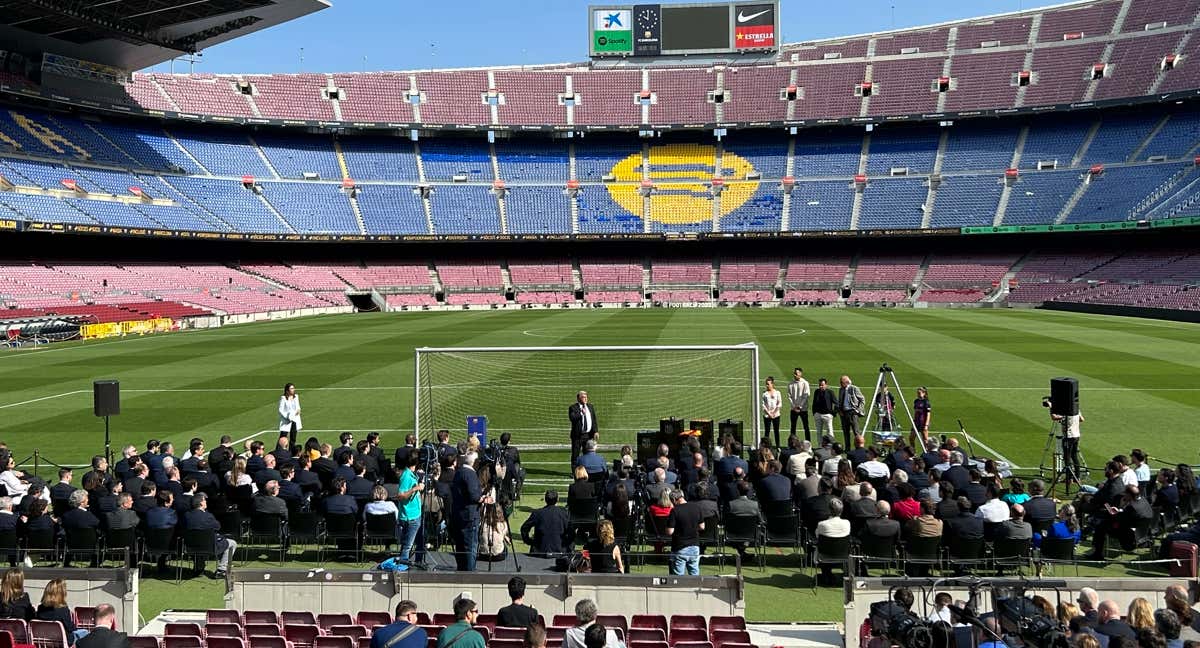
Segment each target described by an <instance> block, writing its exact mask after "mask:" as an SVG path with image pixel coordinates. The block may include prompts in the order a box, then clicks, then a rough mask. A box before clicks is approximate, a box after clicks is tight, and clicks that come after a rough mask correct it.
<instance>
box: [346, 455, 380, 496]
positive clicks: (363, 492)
mask: <svg viewBox="0 0 1200 648" xmlns="http://www.w3.org/2000/svg"><path fill="white" fill-rule="evenodd" d="M366 475H367V467H366V466H363V465H361V464H355V466H354V479H353V480H352V481H350V482H348V483H347V484H346V494H347V495H349V496H350V497H353V498H354V499H355V500H357V501H359V502H366V501H367V500H369V499H371V491H372V490H373V489H374V488H375V482H373V481H371V480H370V479H367V477H366Z"/></svg>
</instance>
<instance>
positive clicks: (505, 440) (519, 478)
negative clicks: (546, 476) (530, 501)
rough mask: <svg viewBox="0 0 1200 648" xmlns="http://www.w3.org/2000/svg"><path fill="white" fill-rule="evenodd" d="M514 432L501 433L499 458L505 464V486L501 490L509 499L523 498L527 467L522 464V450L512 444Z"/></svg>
mask: <svg viewBox="0 0 1200 648" xmlns="http://www.w3.org/2000/svg"><path fill="white" fill-rule="evenodd" d="M511 441H512V434H509V433H508V432H505V433H503V434H501V435H500V447H499V450H498V452H497V460H498V461H500V462H501V463H503V464H504V487H503V488H502V489H501V492H503V493H504V495H506V496H507V497H508V499H510V500H513V501H516V500H518V499H520V498H521V491H522V490H523V489H524V487H525V468H524V467H522V466H521V451H520V450H519V449H518V448H517V447H516V446H514V445H511Z"/></svg>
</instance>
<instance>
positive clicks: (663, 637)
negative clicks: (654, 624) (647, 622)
mask: <svg viewBox="0 0 1200 648" xmlns="http://www.w3.org/2000/svg"><path fill="white" fill-rule="evenodd" d="M625 637H626V638H627V639H629V641H630V643H633V642H635V641H661V642H663V643H666V642H667V631H666V630H663V629H662V628H630V629H629V634H627V635H625Z"/></svg>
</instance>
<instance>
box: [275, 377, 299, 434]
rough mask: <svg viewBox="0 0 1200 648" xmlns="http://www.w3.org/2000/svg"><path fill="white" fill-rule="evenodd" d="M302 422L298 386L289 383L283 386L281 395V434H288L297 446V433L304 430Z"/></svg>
mask: <svg viewBox="0 0 1200 648" xmlns="http://www.w3.org/2000/svg"><path fill="white" fill-rule="evenodd" d="M303 429H304V426H303V425H302V424H301V423H300V397H299V396H297V395H296V386H295V385H293V384H292V383H288V384H286V385H284V386H283V395H282V396H280V397H279V435H280V436H283V435H285V434H286V435H288V438H289V440H290V441H291V444H290V446H289V447H293V448H294V447H296V433H297V432H299V431H300V430H303Z"/></svg>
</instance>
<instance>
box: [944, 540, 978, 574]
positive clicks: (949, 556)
mask: <svg viewBox="0 0 1200 648" xmlns="http://www.w3.org/2000/svg"><path fill="white" fill-rule="evenodd" d="M986 560H987V557H986V556H985V555H984V542H983V538H969V539H962V538H953V539H950V540H949V541H948V542H947V544H946V561H947V562H948V563H949V564H950V565H951V566H952V567H953V568H954V572H955V573H956V574H961V573H965V572H966V571H968V570H967V569H964V568H965V567H970V566H972V565H978V564H980V563H983V562H984V561H986Z"/></svg>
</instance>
